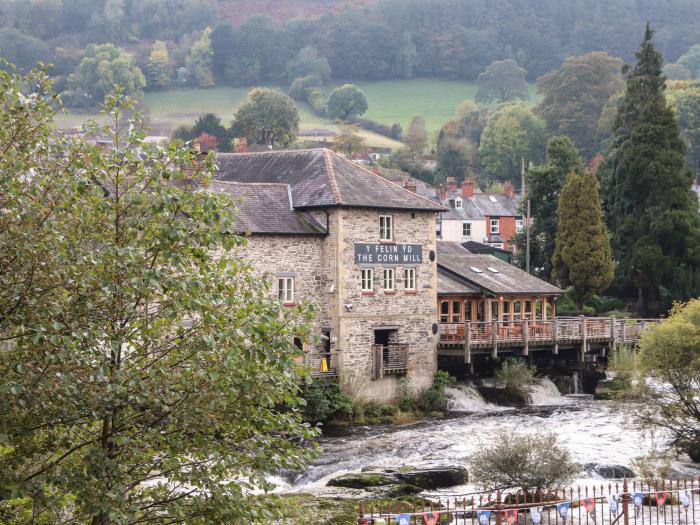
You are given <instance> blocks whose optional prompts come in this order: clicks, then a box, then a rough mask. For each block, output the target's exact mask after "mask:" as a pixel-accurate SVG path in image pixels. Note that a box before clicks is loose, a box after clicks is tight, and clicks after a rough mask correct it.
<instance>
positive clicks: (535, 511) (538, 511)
mask: <svg viewBox="0 0 700 525" xmlns="http://www.w3.org/2000/svg"><path fill="white" fill-rule="evenodd" d="M530 519H532V523H534V524H535V525H538V524H539V523H541V522H542V507H532V508H531V509H530Z"/></svg>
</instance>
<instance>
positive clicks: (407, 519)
mask: <svg viewBox="0 0 700 525" xmlns="http://www.w3.org/2000/svg"><path fill="white" fill-rule="evenodd" d="M396 523H397V525H410V524H411V515H410V514H397V515H396Z"/></svg>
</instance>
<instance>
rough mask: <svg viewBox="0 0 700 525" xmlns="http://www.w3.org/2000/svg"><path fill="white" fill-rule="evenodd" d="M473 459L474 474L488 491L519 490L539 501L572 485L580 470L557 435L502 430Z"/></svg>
mask: <svg viewBox="0 0 700 525" xmlns="http://www.w3.org/2000/svg"><path fill="white" fill-rule="evenodd" d="M472 457H473V459H472V461H471V469H470V474H471V475H472V476H473V477H474V479H475V480H476V481H477V483H478V484H479V485H480V486H481V487H483V488H484V489H485V490H490V491H494V490H501V489H503V488H504V487H516V488H517V489H519V490H520V492H521V494H524V495H526V496H531V497H535V496H536V497H539V498H542V497H544V496H546V495H547V494H548V493H550V492H552V491H554V490H558V489H561V488H563V487H565V486H566V485H567V484H568V483H571V481H573V479H574V477H575V476H576V474H578V472H579V470H580V469H579V467H578V465H576V463H574V462H573V461H572V459H571V455H570V454H569V451H568V450H567V449H566V448H564V447H562V446H560V445H559V444H558V443H557V437H556V435H554V434H531V433H525V432H517V431H512V430H509V431H507V432H506V431H502V432H500V433H499V435H498V436H497V437H496V439H493V440H490V442H489V443H488V444H487V445H484V446H482V447H480V449H479V450H478V451H477V452H476V454H474V455H473V456H472Z"/></svg>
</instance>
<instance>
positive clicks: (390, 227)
mask: <svg viewBox="0 0 700 525" xmlns="http://www.w3.org/2000/svg"><path fill="white" fill-rule="evenodd" d="M379 240H380V241H393V240H394V221H393V219H392V217H391V215H380V216H379Z"/></svg>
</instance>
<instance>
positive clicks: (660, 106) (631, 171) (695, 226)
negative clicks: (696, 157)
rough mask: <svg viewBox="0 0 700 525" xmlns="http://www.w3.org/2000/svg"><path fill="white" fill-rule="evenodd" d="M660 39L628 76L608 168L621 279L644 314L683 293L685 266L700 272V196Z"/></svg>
mask: <svg viewBox="0 0 700 525" xmlns="http://www.w3.org/2000/svg"><path fill="white" fill-rule="evenodd" d="M652 37H653V31H652V30H651V28H650V27H649V25H648V24H647V28H646V32H645V34H644V40H643V42H642V45H641V48H640V50H639V52H637V54H636V56H637V64H636V66H635V67H634V68H625V70H624V73H625V74H626V81H627V90H626V92H625V96H624V98H623V100H622V102H621V104H620V107H619V109H618V113H617V117H616V119H615V124H614V127H613V137H612V139H611V143H610V147H609V149H608V151H607V154H606V158H605V162H604V163H603V165H602V166H601V178H602V180H603V183H604V188H605V196H606V202H605V209H606V214H607V221H608V226H609V227H610V229H611V231H612V232H613V249H614V254H615V259H616V261H617V275H616V277H617V278H618V281H619V283H618V284H619V286H620V288H621V290H622V291H628V292H629V291H631V290H632V289H636V292H637V297H638V301H639V309H640V311H641V313H643V314H647V313H649V312H650V306H653V305H658V306H657V307H656V308H655V309H658V308H659V307H660V306H661V305H660V304H659V303H658V301H659V300H660V299H661V292H662V290H663V289H674V288H675V287H674V285H673V280H674V275H676V274H677V273H678V269H679V267H681V266H683V267H684V268H686V270H684V271H685V272H687V271H688V270H687V268H689V267H692V268H695V269H696V270H697V268H698V265H700V230H699V227H700V220H699V218H698V202H697V197H696V196H695V194H694V193H693V191H692V189H691V184H692V175H691V173H690V171H689V170H688V168H687V166H686V162H685V144H684V142H683V139H682V137H681V133H680V129H679V125H678V121H677V120H676V116H675V114H674V112H673V110H672V109H671V108H670V107H669V105H668V104H667V102H666V97H665V95H664V89H665V79H664V78H663V76H662V66H663V64H662V58H661V54H660V53H659V52H658V51H657V50H656V49H655V48H654V45H653V43H652ZM691 273H695V272H694V271H693V272H691ZM672 293H673V292H672ZM672 298H673V297H669V299H672ZM650 303H652V304H650Z"/></svg>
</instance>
